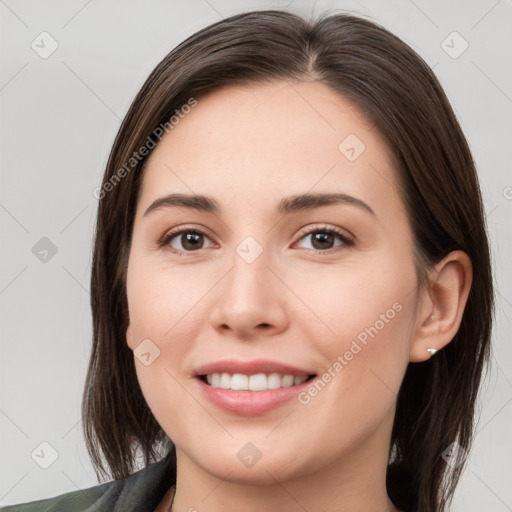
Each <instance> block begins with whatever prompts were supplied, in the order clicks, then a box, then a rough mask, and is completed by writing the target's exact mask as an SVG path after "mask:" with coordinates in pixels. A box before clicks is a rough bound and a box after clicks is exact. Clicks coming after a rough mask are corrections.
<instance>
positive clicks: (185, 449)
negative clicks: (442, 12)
mask: <svg viewBox="0 0 512 512" xmlns="http://www.w3.org/2000/svg"><path fill="white" fill-rule="evenodd" d="M96 195H97V197H98V199H99V209H98V218H97V228H96V234H95V237H96V238H95V245H94V259H93V266H92V278H91V306H92V313H93V323H94V343H93V350H92V355H91V360H90V365H89V371H88V376H87V382H86V386H85V393H84V400H83V418H84V429H85V435H86V439H87V443H88V449H89V453H90V455H91V458H92V461H93V463H94V465H95V467H96V470H97V474H98V476H100V475H103V476H108V477H112V478H113V479H114V481H113V482H109V483H104V484H102V485H99V486H96V487H93V488H91V489H87V490H83V491H77V492H72V493H68V494H66V495H63V496H58V497H56V498H52V499H49V500H42V501H38V502H33V503H30V504H26V505H18V506H15V507H7V508H5V509H4V510H6V511H9V510H13V511H14V510H16V511H22V510H124V511H126V510H137V511H146V510H147V511H150V510H151V511H152V510H155V509H156V510H159V511H162V510H173V511H175V512H176V511H181V510H188V511H193V510H197V511H203V510H204V511H212V512H213V511H220V510H222V511H231V510H233V511H234V510H244V511H256V510H258V511H261V510H268V511H273V510H281V511H285V512H286V511H291V510H299V509H300V510H310V511H317V510H324V511H337V512H340V511H349V510H350V511H354V510H358V511H376V510H379V511H404V512H405V511H407V512H409V511H417V512H437V511H443V510H447V508H448V506H449V503H450V500H451V498H452V496H453V492H454V490H455V487H456V484H457V481H458V479H459V476H460V474H461V471H462V468H463V467H464V460H465V455H466V453H467V450H468V449H469V447H470V444H471V440H472V432H473V428H472V427H473V416H474V408H475V400H476V396H477V392H478V388H479V383H480V378H481V374H482V371H483V368H484V366H485V364H486V362H487V360H488V357H489V343H490V334H491V321H492V314H493V288H492V276H491V267H490V257H489V248H488V241H487V236H486V231H485V224H484V215H483V207H482V201H481V196H480V191H479V185H478V180H477V175H476V171H475V167H474V163H473V161H472V157H471V153H470V150H469V148H468V145H467V143H466V140H465V138H464V135H463V133H462V131H461V128H460V126H459V124H458V123H457V121H456V118H455V116H454V114H453V111H452V109H451V107H450V105H449V102H448V100H447V98H446V96H445V94H444V92H443V91H442V88H441V86H440V84H439V83H438V81H437V79H436V78H435V76H434V75H433V73H432V72H431V70H430V69H429V68H428V66H427V65H426V64H425V63H424V62H423V61H422V59H421V58H420V57H419V56H418V55H417V54H416V53H415V52H414V51H413V50H412V49H411V48H409V47H408V46H407V45H406V44H405V43H403V42H402V41H400V40H399V39H398V38H396V37H395V36H394V35H392V34H391V33H389V32H388V31H386V30H385V29H383V28H382V27H380V26H378V25H376V24H374V23H372V22H369V21H367V20H364V19H360V18H358V17H354V16H351V15H342V14H336V15H324V16H322V17H321V18H320V19H318V20H316V21H314V22H308V21H306V20H304V19H302V18H300V17H299V16H296V15H293V14H291V13H286V12H282V11H259V12H248V13H244V14H239V15H236V16H232V17H230V18H228V19H225V20H223V21H221V22H219V23H215V24H213V25H211V26H209V27H207V28H205V29H203V30H201V31H199V32H198V33H196V34H194V35H192V36H191V37H189V38H188V39H187V40H186V41H184V42H183V43H182V44H180V45H179V46H178V47H177V48H175V49H174V50H173V51H171V52H170V53H169V55H168V56H166V57H165V58H164V60H163V61H162V62H161V63H160V64H159V65H158V66H157V67H156V68H155V70H154V71H153V72H152V73H151V75H150V76H149V78H148V79H147V81H146V83H145V84H144V86H143V87H142V89H141V91H140V92H139V93H138V95H137V97H136V98H135V100H134V102H133V104H132V105H131V107H130V109H129V111H128V113H127V115H126V117H125V119H124V121H123V124H122V126H121V128H120V131H119V133H118V136H117V138H116V140H115V142H114V146H113V148H112V152H111V154H110V158H109V161H108V164H107V169H106V172H105V175H104V179H103V184H102V186H101V187H100V188H99V189H97V191H96ZM137 457H142V458H143V459H144V465H145V466H146V467H145V468H144V469H142V470H139V471H137V472H134V471H135V468H136V459H137Z"/></svg>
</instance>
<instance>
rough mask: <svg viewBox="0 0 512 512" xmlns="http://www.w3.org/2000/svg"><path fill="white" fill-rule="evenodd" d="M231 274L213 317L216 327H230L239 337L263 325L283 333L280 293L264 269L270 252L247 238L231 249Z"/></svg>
mask: <svg viewBox="0 0 512 512" xmlns="http://www.w3.org/2000/svg"><path fill="white" fill-rule="evenodd" d="M230 265H231V271H230V272H229V274H228V275H227V276H226V279H225V280H224V285H223V286H222V287H221V290H220V293H219V294H218V295H217V302H216V305H215V308H214V314H213V315H212V321H213V323H214V324H215V325H214V326H215V327H220V326H222V327H223V328H224V329H225V328H226V326H227V327H230V328H231V329H233V330H234V331H237V333H238V335H240V336H244V337H246V336H248V335H249V334H248V333H249V332H250V331H251V330H253V329H256V328H257V327H258V326H261V325H264V326H265V327H266V328H267V329H268V328H269V326H271V327H273V328H274V329H273V330H275V329H282V328H283V327H284V325H285V324H286V314H285V311H284V308H283V290H280V286H282V285H280V283H279V280H277V279H276V278H275V276H274V275H273V273H272V272H271V271H270V270H269V268H267V266H269V267H272V266H273V264H272V261H271V251H270V250H266V249H265V247H264V246H263V243H260V242H259V241H257V240H256V238H255V237H252V236H246V237H245V238H244V239H242V241H241V242H240V243H239V244H238V245H237V246H236V247H235V248H234V252H233V255H232V258H231V260H230Z"/></svg>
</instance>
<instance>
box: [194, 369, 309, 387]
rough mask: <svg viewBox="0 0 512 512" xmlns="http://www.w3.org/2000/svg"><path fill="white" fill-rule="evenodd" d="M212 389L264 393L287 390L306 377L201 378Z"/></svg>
mask: <svg viewBox="0 0 512 512" xmlns="http://www.w3.org/2000/svg"><path fill="white" fill-rule="evenodd" d="M201 377H202V379H203V381H204V380H206V382H207V384H209V385H210V386H211V387H213V388H221V389H231V390H234V391H239V390H245V391H265V390H268V389H279V388H289V387H292V386H298V385H300V384H302V383H303V382H306V381H307V380H308V378H309V377H310V376H308V375H303V376H299V375H295V376H294V375H281V374H279V373H270V374H268V375H267V374H265V373H257V374H254V375H245V374H243V373H235V374H229V373H210V374H208V375H203V376H201Z"/></svg>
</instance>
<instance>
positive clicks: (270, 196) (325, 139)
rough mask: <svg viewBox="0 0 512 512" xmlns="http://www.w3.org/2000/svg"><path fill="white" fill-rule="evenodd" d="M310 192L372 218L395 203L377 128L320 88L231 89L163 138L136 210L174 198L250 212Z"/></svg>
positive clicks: (201, 101) (215, 94)
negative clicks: (367, 209) (357, 205)
mask: <svg viewBox="0 0 512 512" xmlns="http://www.w3.org/2000/svg"><path fill="white" fill-rule="evenodd" d="M308 191H311V192H332V191H343V192H345V193H348V194H353V195H359V196H364V197H365V198H366V199H365V201H366V200H367V202H373V203H374V204H375V205H376V206H375V209H377V210H378V209H379V208H381V207H382V206H383V205H384V203H386V201H387V202H389V199H390V198H393V199H396V197H394V196H396V187H395V176H394V171H393V169H392V165H391V159H390V157H389V151H388V148H387V146H386V144H385V141H384V139H383V138H382V137H381V136H380V134H379V133H378V131H377V130H376V128H375V126H374V125H373V124H372V122H371V121H370V120H369V119H368V118H367V117H366V116H364V114H363V113H362V112H361V111H360V110H359V109H358V108H357V107H356V106H355V105H354V104H353V103H351V102H349V101H348V100H347V99H345V98H344V97H343V96H341V95H340V94H339V93H337V92H336V91H333V90H332V89H331V88H329V87H327V86H326V85H324V84H322V83H320V82H295V83H291V82H290V83H288V82H279V83H274V84H267V85H257V86H243V87H239V86H237V87H231V86H230V87H224V88H222V89H218V90H215V91H212V92H210V93H208V94H207V95H205V96H202V97H200V98H198V100H197V105H196V106H195V107H194V108H192V109H191V110H190V112H189V113H188V114H186V115H183V116H182V117H181V118H180V121H179V123H178V124H177V125H175V126H174V128H172V130H171V131H170V132H169V133H167V134H166V135H165V136H164V137H163V138H162V140H161V141H160V142H159V144H158V145H157V147H156V148H155V149H154V151H153V152H152V153H151V156H150V157H149V160H148V162H147V163H146V168H145V172H144V178H143V183H142V190H141V195H140V203H141V204H140V206H141V207H142V208H144V207H147V205H148V203H149V201H152V200H154V199H155V198H156V197H158V196H160V195H163V194H164V193H171V192H174V193H176V192H178V193H186V194H190V193H202V194H207V195H213V196H215V197H216V198H218V200H219V202H220V203H222V204H224V203H225V204H235V203H236V204H238V205H239V206H240V207H242V206H243V205H245V206H246V207H247V206H248V205H249V204H253V203H254V201H255V200H258V201H260V204H264V203H265V202H267V201H268V202H269V203H272V204H274V203H276V202H277V201H278V200H279V199H280V198H281V197H282V196H284V195H293V194H302V193H305V192H308ZM380 203H382V205H381V204H380Z"/></svg>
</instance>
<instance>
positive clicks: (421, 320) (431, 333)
mask: <svg viewBox="0 0 512 512" xmlns="http://www.w3.org/2000/svg"><path fill="white" fill-rule="evenodd" d="M472 280H473V270H472V265H471V260H470V259H469V256H468V255H467V254H466V253H465V252H463V251H453V252H451V253H450V254H448V255H447V256H446V257H445V258H443V260H441V261H440V262H439V263H438V264H437V265H436V266H435V268H434V269H432V272H431V273H430V276H429V283H428V285H426V288H425V290H424V291H423V292H422V293H423V297H422V301H421V307H420V308H419V309H418V317H417V318H416V329H415V336H414V339H413V343H412V345H411V351H410V361H411V362H420V361H425V360H427V359H429V358H430V357H432V356H433V355H434V354H435V353H436V352H438V351H439V350H441V349H442V348H443V347H445V346H446V345H447V344H448V343H450V341H451V340H452V339H453V338H454V336H455V334H457V331H458V330H459V327H460V323H461V321H462V315H463V313H464V308H465V307H466V302H467V299H468V296H469V291H470V289H471V283H472Z"/></svg>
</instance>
